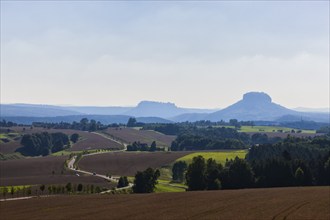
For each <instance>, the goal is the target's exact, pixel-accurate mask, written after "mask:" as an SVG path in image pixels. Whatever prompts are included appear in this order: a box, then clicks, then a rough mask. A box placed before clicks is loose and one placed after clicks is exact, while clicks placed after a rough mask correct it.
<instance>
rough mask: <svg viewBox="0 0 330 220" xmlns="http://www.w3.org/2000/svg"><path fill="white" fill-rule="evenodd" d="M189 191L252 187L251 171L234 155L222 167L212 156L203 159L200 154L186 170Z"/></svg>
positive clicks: (248, 166)
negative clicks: (233, 157)
mask: <svg viewBox="0 0 330 220" xmlns="http://www.w3.org/2000/svg"><path fill="white" fill-rule="evenodd" d="M186 182H187V185H188V190H189V191H194V190H217V189H221V188H222V189H240V188H248V187H252V186H253V183H254V176H253V171H252V169H251V167H250V165H249V164H248V163H247V162H246V161H245V160H243V159H240V158H238V157H236V158H235V159H234V160H230V161H228V162H227V163H226V166H225V167H223V166H222V165H221V164H218V163H217V162H216V161H215V160H213V159H212V158H210V159H208V160H207V161H205V159H204V158H203V157H202V156H197V157H194V158H193V161H192V163H191V164H190V165H189V166H188V169H187V172H186Z"/></svg>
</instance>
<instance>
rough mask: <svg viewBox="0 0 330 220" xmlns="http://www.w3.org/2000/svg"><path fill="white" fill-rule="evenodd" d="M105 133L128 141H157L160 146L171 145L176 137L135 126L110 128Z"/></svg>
mask: <svg viewBox="0 0 330 220" xmlns="http://www.w3.org/2000/svg"><path fill="white" fill-rule="evenodd" d="M104 133H106V134H110V135H111V136H113V137H115V138H117V139H119V140H122V141H124V142H126V143H133V142H134V141H140V142H142V143H147V144H149V145H150V144H151V143H152V142H153V141H156V143H157V145H158V146H171V143H172V141H173V140H174V139H175V138H176V136H173V135H165V134H162V133H159V132H156V131H149V130H137V129H133V128H108V129H107V130H105V131H104Z"/></svg>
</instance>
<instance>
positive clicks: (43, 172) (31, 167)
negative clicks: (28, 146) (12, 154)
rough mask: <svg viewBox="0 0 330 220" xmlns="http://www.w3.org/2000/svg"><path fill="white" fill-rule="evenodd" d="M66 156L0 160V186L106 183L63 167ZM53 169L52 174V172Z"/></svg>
mask: <svg viewBox="0 0 330 220" xmlns="http://www.w3.org/2000/svg"><path fill="white" fill-rule="evenodd" d="M67 158H68V157H66V156H59V157H54V156H47V157H38V158H28V159H19V160H8V161H0V186H11V185H14V186H17V185H33V184H66V183H68V182H71V183H84V184H98V183H99V184H107V182H106V181H105V180H103V179H101V178H96V177H94V176H88V175H80V174H79V176H77V175H75V172H73V171H69V170H66V169H64V162H65V160H66V159H67ZM53 171H54V174H53Z"/></svg>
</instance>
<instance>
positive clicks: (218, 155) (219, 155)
mask: <svg viewBox="0 0 330 220" xmlns="http://www.w3.org/2000/svg"><path fill="white" fill-rule="evenodd" d="M246 154H247V150H228V151H216V152H214V151H213V152H196V153H191V154H188V155H186V156H184V157H181V158H179V159H177V160H176V161H179V160H183V161H186V162H187V163H188V164H189V163H191V162H192V159H193V157H197V156H198V155H201V156H203V157H204V158H205V160H207V159H209V158H213V159H214V160H216V161H217V162H218V163H221V164H222V165H225V163H226V159H228V160H230V159H234V158H235V157H236V156H237V157H239V158H245V155H246Z"/></svg>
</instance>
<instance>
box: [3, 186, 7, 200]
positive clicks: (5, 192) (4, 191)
mask: <svg viewBox="0 0 330 220" xmlns="http://www.w3.org/2000/svg"><path fill="white" fill-rule="evenodd" d="M7 193H8V188H7V187H6V186H5V187H3V189H2V195H3V197H4V198H6V196H7Z"/></svg>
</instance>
